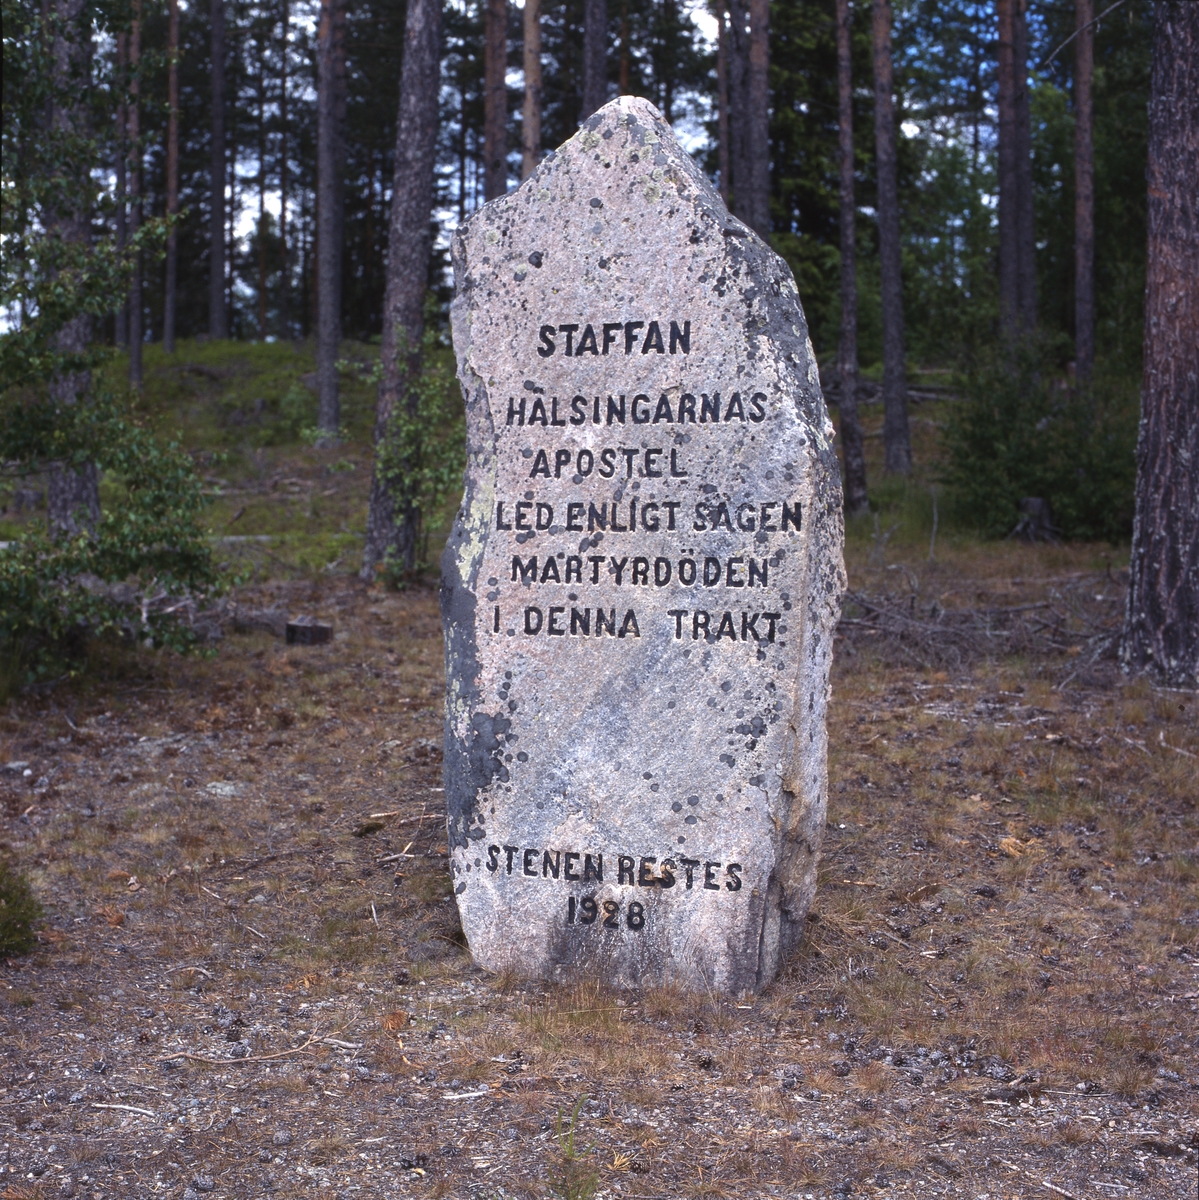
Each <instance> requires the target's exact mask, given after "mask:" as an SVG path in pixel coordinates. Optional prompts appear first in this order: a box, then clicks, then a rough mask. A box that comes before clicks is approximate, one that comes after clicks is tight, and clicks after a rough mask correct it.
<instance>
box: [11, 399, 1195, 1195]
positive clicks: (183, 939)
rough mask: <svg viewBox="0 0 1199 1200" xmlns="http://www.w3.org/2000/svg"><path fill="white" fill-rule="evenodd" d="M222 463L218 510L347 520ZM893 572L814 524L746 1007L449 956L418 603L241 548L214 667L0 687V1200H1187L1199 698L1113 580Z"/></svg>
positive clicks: (101, 660) (921, 546)
mask: <svg viewBox="0 0 1199 1200" xmlns="http://www.w3.org/2000/svg"><path fill="white" fill-rule="evenodd" d="M869 421H873V422H874V423H877V418H876V417H873V416H871V417H870V418H869ZM869 421H868V428H869ZM265 453H267V454H273V455H275V457H274V458H272V459H270V460H269V461H266V460H265V459H264V457H263V456H262V455H259V456H258V458H257V464H258V465H257V466H255V465H254V456H253V455H248V456H247V457H246V458H245V459H243V460H242V465H241V467H240V468H238V469H237V470H234V469H233V468H232V467H231V468H229V469H228V470H227V471H226V474H227V475H229V476H230V478H229V479H227V480H226V483H227V485H228V487H227V490H228V491H234V492H235V491H238V490H239V489H249V488H251V487H263V488H266V489H267V490H268V491H269V490H270V481H271V479H272V478H274V477H276V476H278V477H279V478H281V479H289V480H294V481H298V482H297V484H295V485H294V487H295V490H298V491H302V492H305V493H307V492H318V491H323V490H327V489H333V491H332V493H331V494H330V495H329V496H328V497H327V498H319V499H324V500H325V501H326V502H327V504H328V505H329V507H330V508H331V510H333V511H335V512H340V509H338V507H337V506H338V505H344V506H347V507H346V511H347V512H348V511H349V508H350V507H352V506H350V501H349V500H348V499H347V498H346V497H347V495H348V494H349V490H350V489H355V488H357V489H359V490H361V486H362V479H361V478H360V477H361V476H362V475H363V469H362V468H361V467H360V468H359V469H356V470H353V471H350V470H344V469H342V470H339V471H333V472H330V471H329V470H328V468H329V467H330V466H331V465H334V466H335V465H337V463H338V462H340V461H342V460H341V459H338V458H334V459H333V460H332V462H330V461H327V459H328V453H329V452H323V451H322V452H318V451H314V450H312V451H309V450H290V451H286V450H271V451H267V452H265ZM343 458H344V460H345V461H357V460H356V459H355V456H354V453H353V451H352V448H351V449H350V450H347V451H346V453H345V454H344V456H343ZM238 471H240V474H239V473H238ZM255 481H257V482H255ZM289 486H293V485H289ZM338 488H341V489H345V492H346V494H343V493H342V492H339V491H338V490H337V489H338ZM275 490H276V492H277V491H278V490H279V489H278V488H276V489H275ZM319 499H318V502H319ZM221 503H225V504H228V505H229V506H230V508H232V510H233V512H236V509H237V508H238V507H246V508H250V507H251V505H249V504H248V503H247V502H246V501H245V500H243V499H241V498H239V497H238V496H232V497H225V498H223V499H222V500H221ZM235 505H236V507H234V506H235ZM308 508H309V510H311V508H312V503H311V500H309V503H308ZM271 511H272V512H273V511H274V510H273V509H272V510H271ZM240 519H241V520H244V519H245V517H243V518H240ZM264 519H266V517H264ZM271 519H275V518H274V517H272V518H271ZM338 520H339V521H342V522H343V523H344V520H345V518H344V517H338ZM249 532H250V533H251V534H253V533H254V532H255V530H254V528H253V527H251V529H250V531H249ZM334 532H335V533H337V534H338V536H341V537H349V536H350V533H352V529H351V530H350V531H349V533H347V532H346V530H345V529H338V530H334ZM330 536H332V535H330ZM264 544H266V545H268V546H269V545H272V544H271V543H264ZM347 544H348V543H347ZM934 549H935V552H934V554H933V555H932V556H930V554H929V547H928V544H927V541H924V542H917V541H916V540H915V539H913V538H908V539H906V540H903V539H902V535H901V537H899V538H896V539H894V540H893V541H890V542H889V541H888V535H887V533H886V532H879V531H878V530H877V529H876V530H875V532H874V533H873V534H871V532H870V529H869V528H865V529H862V530H857V531H856V532H855V534H854V536H853V537H852V538H851V542H850V547H849V551H848V566H849V575H850V583H851V589H852V592H853V598H852V600H851V601H850V602H849V603H848V604H847V608H846V617H845V620H844V621H843V624H842V629H841V636H840V639H839V641H838V651H839V652H838V654H837V659H836V664H835V668H834V680H833V702H832V708H831V715H830V762H829V774H830V805H829V823H828V828H827V833H826V840H825V847H824V859H823V867H822V871H821V878H820V884H819V890H818V893H817V898H816V904H815V910H814V912H813V913H812V915H811V917H810V921H809V927H808V936H807V938H806V939H805V941H804V943H803V944H802V946H801V947H800V948H799V950H798V952H797V953H796V954H795V955H794V956H793V958H792V959H791V961H790V962H789V964H788V965H787V967H786V969H785V971H784V972H783V974H782V975H781V976H780V978H779V979H778V980H777V981H776V982H775V983H774V984H772V985H771V986H770V987H768V988H767V989H766V990H765V991H764V992H763V993H762V994H761V995H759V996H757V997H744V998H740V999H736V998H720V997H715V996H701V997H695V996H686V995H682V994H680V993H676V992H672V991H663V990H648V991H644V992H636V993H617V992H608V991H606V990H604V989H602V988H600V987H597V986H591V985H581V986H578V987H573V988H564V987H551V986H547V985H543V984H538V983H529V982H525V981H521V980H519V979H517V978H514V977H498V978H497V977H493V976H490V975H488V974H485V973H484V972H482V971H480V970H478V969H477V968H475V967H474V966H473V965H472V964H471V961H470V958H469V955H468V954H467V952H466V950H465V948H464V946H463V941H462V934H461V929H460V926H459V924H458V920H457V914H456V911H455V908H454V904H453V900H452V897H451V895H450V888H449V883H448V877H447V873H446V870H445V851H446V844H445V833H444V822H443V820H442V818H441V816H440V813H441V811H442V802H443V795H442V792H441V786H442V780H441V749H440V748H441V733H442V694H443V660H442V643H441V631H440V621H439V617H438V614H437V606H436V594H435V591H434V590H433V589H432V587H415V588H412V589H410V590H408V591H406V592H402V593H397V592H390V591H385V590H383V589H382V588H379V587H374V588H368V587H367V586H365V585H364V584H362V583H360V582H359V581H357V580H356V579H355V578H354V577H353V576H352V575H347V574H341V573H339V572H343V571H345V570H346V569H347V565H348V566H352V565H353V564H352V563H350V564H346V563H342V564H337V563H336V559H335V557H334V558H331V560H330V561H332V562H334V564H335V565H334V566H333V568H332V569H331V570H323V569H317V568H315V567H313V565H312V564H311V563H309V564H304V563H300V562H298V561H291V562H290V563H288V564H285V563H282V562H275V563H274V564H272V563H271V562H270V561H269V560H264V561H259V563H258V566H257V567H256V575H255V578H254V580H253V581H252V582H249V583H246V584H245V585H243V586H242V587H241V588H239V589H238V591H237V592H236V594H235V599H236V603H237V608H238V615H237V620H236V621H233V620H231V621H230V622H229V624H228V627H227V633H226V636H225V638H224V639H223V641H222V643H221V645H220V649H219V653H218V654H217V655H216V656H214V657H212V658H208V659H190V660H185V659H180V658H177V657H172V656H167V655H155V654H152V653H149V652H132V651H128V650H120V651H118V650H102V649H101V650H97V652H96V654H95V656H94V659H93V662H92V663H91V666H90V669H89V671H88V673H87V674H86V675H85V676H84V677H83V678H82V679H80V680H77V681H75V682H70V681H67V682H64V683H61V684H60V685H58V686H57V687H55V688H52V689H49V690H46V691H43V692H40V693H26V694H24V695H21V696H18V697H16V698H15V699H13V700H11V701H10V702H9V703H8V704H7V705H6V706H5V708H4V709H3V710H0V852H3V853H6V854H8V855H10V856H11V857H12V858H13V859H14V860H15V861H16V862H17V863H18V864H19V865H20V866H21V867H22V868H23V869H24V870H25V871H26V872H27V873H28V874H29V876H30V877H31V879H32V881H33V883H34V886H35V888H36V890H37V893H38V895H39V896H40V898H41V900H42V902H43V904H44V906H45V909H46V917H45V921H44V924H43V926H42V929H41V933H40V941H39V947H38V949H37V950H36V952H35V953H34V954H33V955H31V956H29V957H28V958H24V959H16V960H12V961H9V962H7V963H4V964H2V965H0V1196H3V1197H6V1198H10V1200H16V1198H18V1197H45V1198H48V1197H51V1196H69V1195H74V1196H77V1197H85V1196H86V1197H94V1198H96V1200H108V1198H110V1197H111V1198H115V1197H143V1196H145V1197H148V1196H156V1195H163V1196H178V1197H187V1200H195V1198H196V1197H198V1196H202V1195H211V1196H212V1197H214V1198H227V1200H233V1198H238V1200H240V1198H242V1197H265V1196H268V1195H269V1196H275V1197H289V1196H309V1195H324V1196H329V1197H351V1196H353V1197H358V1196H362V1197H371V1196H379V1197H383V1196H389V1197H390V1196H409V1195H410V1196H419V1197H464V1198H465V1197H471V1198H475V1197H478V1198H484V1197H486V1198H488V1200H490V1198H498V1197H532V1196H546V1195H559V1196H573V1197H583V1196H586V1195H589V1194H591V1193H590V1192H589V1190H588V1188H589V1187H590V1183H589V1177H590V1176H591V1175H593V1174H594V1176H595V1179H594V1184H595V1186H596V1187H597V1189H598V1191H597V1192H596V1193H595V1194H597V1195H600V1196H608V1197H622V1198H624V1200H633V1198H635V1197H636V1198H645V1200H649V1198H651V1197H652V1198H656V1197H668V1196H669V1197H734V1196H735V1197H759V1196H761V1197H767V1196H778V1197H786V1198H788V1200H791V1198H795V1197H802V1198H804V1200H808V1198H811V1200H834V1198H839V1197H844V1196H877V1197H883V1198H898V1197H909V1196H911V1197H926V1196H946V1197H971V1198H972V1200H984V1198H986V1200H1000V1198H1003V1200H1009V1198H1020V1200H1024V1198H1025V1197H1029V1198H1031V1197H1040V1198H1041V1200H1049V1198H1051V1197H1053V1196H1058V1197H1074V1198H1075V1200H1084V1198H1085V1200H1094V1198H1097V1197H1101V1196H1102V1197H1127V1198H1130V1200H1132V1198H1136V1200H1142V1198H1144V1200H1159V1198H1160V1200H1175V1198H1177V1197H1180V1196H1183V1195H1190V1194H1193V1193H1194V1188H1195V1180H1196V1169H1197V1168H1196V1158H1197V1152H1199V1033H1197V1030H1199V1017H1197V1015H1196V1014H1199V813H1197V810H1196V799H1197V797H1199V787H1197V786H1196V783H1195V780H1196V776H1197V768H1199V698H1197V697H1196V696H1195V695H1194V694H1188V693H1179V692H1173V691H1167V690H1163V689H1157V688H1154V687H1151V686H1150V685H1149V684H1147V683H1145V682H1143V681H1130V680H1127V679H1125V678H1124V677H1122V676H1120V675H1119V674H1118V673H1117V671H1116V670H1115V667H1114V664H1113V663H1112V661H1111V659H1110V633H1111V631H1112V630H1114V629H1115V628H1117V626H1118V623H1119V618H1120V614H1121V612H1122V603H1123V574H1122V570H1121V560H1120V556H1119V553H1118V552H1112V553H1110V554H1108V553H1105V552H1104V551H1103V550H1102V549H1100V548H1095V547H1060V546H1052V547H1046V546H1039V547H1029V546H1023V545H1019V544H1016V543H1010V542H1009V543H1003V544H1001V545H994V544H991V545H979V544H978V543H975V542H972V541H970V540H969V539H967V538H956V539H950V538H948V537H944V536H943V539H942V542H941V543H940V544H939V545H938V546H936V547H935V548H934ZM321 553H322V554H325V553H328V554H330V555H336V554H341V553H343V551H341V550H338V549H337V547H336V546H333V547H329V546H327V545H325V544H323V543H322V544H321ZM298 614H309V615H313V616H321V617H325V618H328V619H329V620H331V621H332V623H333V625H334V628H335V630H336V634H335V638H334V641H333V642H332V643H331V644H328V645H325V646H316V647H299V646H287V645H285V644H284V642H283V640H282V638H281V637H279V636H277V635H276V633H274V632H272V631H271V630H272V628H273V627H277V625H278V621H279V618H280V617H281V616H283V615H292V616H294V615H298ZM239 629H240V630H242V632H238V630H239ZM572 1111H576V1112H577V1117H576V1119H575V1121H574V1126H575V1138H574V1141H573V1153H572V1152H571V1150H570V1146H571V1142H570V1138H569V1136H568V1129H569V1118H570V1114H571V1112H572Z"/></svg>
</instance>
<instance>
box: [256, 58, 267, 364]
mask: <svg viewBox="0 0 1199 1200" xmlns="http://www.w3.org/2000/svg"><path fill="white" fill-rule="evenodd" d="M256 82H257V85H258V340H259V341H260V342H265V341H266V45H265V44H264V43H263V42H259V44H258V79H257V81H256Z"/></svg>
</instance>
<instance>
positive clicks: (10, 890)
mask: <svg viewBox="0 0 1199 1200" xmlns="http://www.w3.org/2000/svg"><path fill="white" fill-rule="evenodd" d="M41 915H42V906H41V905H40V904H39V903H38V902H37V898H36V897H35V896H34V894H33V890H32V889H31V888H30V886H29V881H28V880H27V879H26V878H25V877H24V876H23V875H19V874H17V872H16V871H15V870H13V868H12V867H11V866H10V865H9V864H8V863H7V862H5V861H4V859H2V858H0V958H9V957H11V956H13V955H17V954H28V953H29V951H30V950H32V949H33V947H34V944H35V943H36V941H37V938H36V937H35V936H34V926H35V925H36V924H37V922H38V921H39V920H40V919H41Z"/></svg>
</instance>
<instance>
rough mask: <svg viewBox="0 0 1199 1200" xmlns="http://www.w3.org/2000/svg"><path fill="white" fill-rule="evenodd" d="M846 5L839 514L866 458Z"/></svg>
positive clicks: (861, 480) (840, 18) (858, 497)
mask: <svg viewBox="0 0 1199 1200" xmlns="http://www.w3.org/2000/svg"><path fill="white" fill-rule="evenodd" d="M852 20H853V16H852V13H851V11H850V7H849V0H837V102H838V103H837V107H838V125H839V128H838V133H839V138H840V150H841V213H840V221H841V338H840V341H839V343H838V346H837V376H838V379H839V382H840V400H839V402H838V408H839V410H840V413H841V452H842V454H844V456H845V511H846V512H851V513H852V512H860V511H861V510H862V509H864V508H866V507H867V504H868V498H867V495H866V456H865V452H864V450H863V442H862V425H861V422H860V421H859V420H858V282H857V234H856V224H857V221H856V217H857V206H856V204H855V202H854V150H853V72H852V55H851V45H850V34H851V30H852Z"/></svg>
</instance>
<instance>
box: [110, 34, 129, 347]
mask: <svg viewBox="0 0 1199 1200" xmlns="http://www.w3.org/2000/svg"><path fill="white" fill-rule="evenodd" d="M128 66H129V35H128V34H127V33H118V34H117V86H118V88H119V89H120V94H121V95H122V96H123V95H124V92H125V86H126V83H127V82H128V80H127V78H126V70H127V68H128ZM128 132H129V106H128V105H127V104H126V103H125V101H124V100H123V99H122V100H121V102H120V103H119V104H118V105H117V155H116V188H115V192H116V197H115V199H116V210H117V211H116V240H117V250H119V251H121V252H124V249H125V246H126V245H127V244H128V241H129V230H128V226H127V223H126V222H127V214H128V199H127V195H126V193H127V191H128V180H127V179H126V178H125V175H126V167H127V166H128V163H127V162H126V157H125V156H126V155H127V154H128V153H129V149H128V141H127V135H128ZM114 333H115V335H116V337H115V341H116V344H117V345H118V346H128V345H129V297H128V296H127V295H125V294H122V296H121V303H120V304H119V305H118V306H117V312H116V327H115V329H114Z"/></svg>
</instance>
